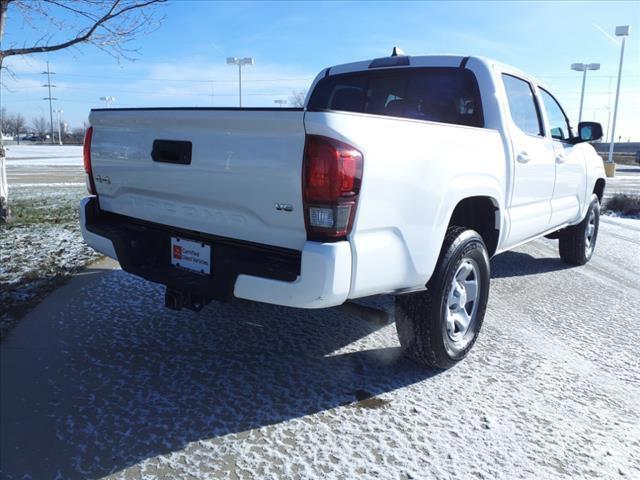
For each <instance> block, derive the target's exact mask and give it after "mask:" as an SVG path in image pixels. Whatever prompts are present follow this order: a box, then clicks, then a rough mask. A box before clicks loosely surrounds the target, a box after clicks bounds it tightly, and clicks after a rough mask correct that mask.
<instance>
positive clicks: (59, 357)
mask: <svg viewBox="0 0 640 480" xmlns="http://www.w3.org/2000/svg"><path fill="white" fill-rule="evenodd" d="M162 293H163V291H162V289H161V288H159V287H156V286H153V285H152V284H150V283H147V282H144V281H142V280H139V279H137V278H134V277H132V276H130V275H127V274H126V273H123V272H121V271H113V272H109V273H107V274H104V275H102V276H101V277H100V278H99V279H98V280H94V281H93V282H91V283H89V284H88V286H87V287H85V288H84V291H83V292H82V295H81V296H80V297H78V298H74V299H71V300H70V302H69V304H68V305H67V308H66V309H64V311H58V312H52V314H51V320H50V325H54V327H51V331H50V333H49V334H48V335H49V336H50V339H49V342H50V345H49V347H50V348H47V349H45V350H43V351H41V352H39V353H38V358H37V360H35V361H34V363H35V364H36V366H35V367H33V368H30V370H31V372H30V375H34V376H35V377H38V376H40V377H41V378H35V379H34V378H31V379H30V382H41V383H42V384H45V385H47V387H45V389H44V390H42V389H39V390H38V389H36V390H34V391H33V392H31V391H29V389H28V388H26V387H25V389H24V391H15V392H12V394H11V395H12V397H14V396H15V398H21V401H20V402H16V405H14V406H12V407H8V406H7V407H6V408H11V409H13V410H14V411H12V412H8V411H6V410H5V412H4V413H5V415H7V416H14V415H15V416H17V418H25V417H21V416H22V415H28V416H29V418H30V419H29V421H28V422H27V423H20V424H17V423H16V424H13V423H12V424H7V425H3V435H2V437H3V438H2V441H3V443H4V442H11V448H10V449H9V446H8V445H9V444H5V447H6V450H5V452H4V454H3V456H4V459H3V461H2V463H3V465H2V467H1V471H2V474H3V476H5V478H22V477H23V475H24V474H30V475H31V478H54V477H56V476H57V477H56V478H67V477H71V478H100V477H103V476H105V475H108V474H110V473H114V472H118V471H121V470H122V469H124V468H127V467H130V466H133V465H136V464H139V463H140V462H142V461H144V460H145V459H148V458H152V457H155V456H158V455H161V454H167V453H170V452H175V451H179V450H181V449H184V448H185V447H186V446H187V445H188V444H189V443H191V442H196V441H199V440H203V441H211V442H214V443H215V442H216V441H217V440H218V441H219V440H220V437H222V436H225V435H229V434H235V433H239V432H245V431H247V430H250V429H254V428H259V427H263V426H266V425H272V424H277V423H280V422H284V421H287V420H290V419H295V418H301V417H304V416H305V415H309V414H313V413H317V412H321V411H325V410H328V409H333V408H340V407H342V406H345V407H344V408H356V407H358V406H359V404H358V403H357V401H358V400H363V398H366V397H369V396H376V395H381V394H385V395H384V397H385V399H386V400H390V401H391V402H393V392H394V391H395V390H397V389H399V388H402V387H405V386H407V385H411V384H413V383H416V382H420V381H422V380H425V379H427V378H429V377H431V376H433V375H436V374H437V373H438V371H435V370H426V369H424V368H422V367H420V366H418V365H417V364H415V363H413V362H411V361H409V360H406V359H404V358H403V357H402V356H401V355H400V351H399V348H398V347H395V346H389V345H390V344H389V340H388V336H386V338H387V340H385V336H383V335H377V336H376V335H373V336H369V337H368V335H369V334H371V333H373V332H375V331H377V330H379V329H380V328H382V327H381V325H380V323H376V322H367V321H364V320H363V319H361V318H358V316H357V315H355V314H354V312H353V311H352V310H349V309H347V310H345V309H341V308H335V309H329V310H319V311H304V310H295V309H288V308H284V307H277V306H271V305H265V304H257V303H250V302H244V301H235V302H232V303H230V304H221V303H213V304H211V305H210V306H208V307H207V308H206V309H205V310H203V311H202V312H200V313H199V314H194V313H192V312H187V311H183V312H172V311H169V310H166V309H165V308H164V307H163V305H162V299H163V297H162ZM389 328H393V326H391V327H389ZM365 337H366V338H365ZM355 341H358V343H357V344H356V345H355V346H351V347H349V348H348V349H344V347H345V346H347V345H349V344H351V343H352V342H355ZM385 342H386V343H385ZM10 354H11V352H8V353H7V357H6V358H5V360H7V359H8V358H11V356H10ZM17 354H18V353H16V355H17ZM16 358H17V357H16ZM38 366H42V367H41V368H40V367H38ZM45 366H46V368H45ZM25 374H26V373H25ZM5 386H6V385H5ZM36 392H37V393H36ZM31 396H33V397H34V398H31ZM35 397H37V398H35ZM25 402H26V403H25ZM30 403H31V404H30ZM347 405H349V406H348V407H346V406H347ZM382 405H384V402H379V403H375V402H369V403H365V404H364V406H369V407H374V408H375V407H377V406H382ZM383 408H384V407H383ZM4 418H6V417H4ZM3 422H4V420H3ZM29 425H38V428H37V430H38V432H32V433H31V434H29V433H27V432H23V431H21V430H20V429H22V430H24V429H25V428H27V429H28V428H30V427H29ZM43 425H44V427H43ZM34 437H38V438H37V440H35V442H34ZM35 444H41V445H43V447H42V448H44V449H45V450H46V454H38V453H36V451H37V450H36V451H34V449H35ZM30 450H31V453H29V452H30ZM9 452H11V453H9ZM220 461H222V459H221V460H220Z"/></svg>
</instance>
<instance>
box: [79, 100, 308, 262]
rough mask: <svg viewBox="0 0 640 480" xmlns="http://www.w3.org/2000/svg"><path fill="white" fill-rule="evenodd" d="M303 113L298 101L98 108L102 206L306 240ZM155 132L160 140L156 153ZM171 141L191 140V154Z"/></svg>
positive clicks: (96, 162)
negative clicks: (266, 105) (272, 105)
mask: <svg viewBox="0 0 640 480" xmlns="http://www.w3.org/2000/svg"><path fill="white" fill-rule="evenodd" d="M303 115H304V112H303V111H302V110H294V109H260V110H258V109H256V110H251V109H244V110H234V109H206V108H198V109H186V108H185V109H111V110H93V111H92V112H91V115H90V122H91V125H92V126H93V138H92V143H91V159H92V168H93V177H94V180H95V184H96V189H97V192H98V196H99V199H100V208H101V209H102V210H106V211H109V212H113V213H118V214H121V215H126V216H129V217H133V218H137V219H142V220H146V221H150V222H154V223H159V224H163V225H169V226H172V227H177V228H182V229H188V230H194V231H196V232H203V233H207V234H211V235H218V236H221V237H227V238H232V239H238V240H244V241H249V242H256V243H261V244H267V245H274V246H279V247H285V248H292V249H297V250H301V249H302V247H303V245H304V242H305V240H306V233H305V225H304V217H303V209H302V193H301V188H302V182H301V175H302V173H301V171H302V157H303V150H304V141H305V131H304V123H303V121H304V118H303ZM154 141H160V142H159V143H156V146H157V150H156V152H160V154H159V155H156V159H155V160H154V159H153V158H152V150H153V148H154ZM167 141H168V142H167ZM175 142H180V143H175ZM189 142H190V148H191V155H190V159H189V162H188V163H187V153H186V152H187V150H188V148H189ZM172 145H173V146H176V145H177V146H180V147H184V155H181V154H175V155H174V154H172V153H171V152H169V153H167V152H166V151H164V154H163V152H162V148H163V146H165V147H166V146H168V147H167V148H168V150H171V148H172Z"/></svg>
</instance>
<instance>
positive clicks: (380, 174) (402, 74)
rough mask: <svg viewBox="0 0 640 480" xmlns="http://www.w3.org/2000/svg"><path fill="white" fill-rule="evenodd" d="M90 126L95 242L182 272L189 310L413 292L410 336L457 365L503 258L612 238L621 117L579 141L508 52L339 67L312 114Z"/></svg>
mask: <svg viewBox="0 0 640 480" xmlns="http://www.w3.org/2000/svg"><path fill="white" fill-rule="evenodd" d="M89 119H90V122H91V125H92V126H91V127H90V128H89V129H88V130H87V136H86V140H85V144H84V155H85V159H84V165H85V169H86V171H87V174H88V177H87V179H88V186H89V188H90V192H91V194H92V196H91V197H88V198H85V199H84V200H82V208H81V209H80V213H81V224H82V233H83V236H84V239H85V241H86V242H87V243H88V244H89V245H90V246H92V247H93V248H95V249H96V250H98V251H100V252H103V253H105V254H106V255H108V256H110V257H113V258H117V259H118V260H119V261H120V264H121V266H122V269H123V270H126V271H128V272H131V273H134V274H136V275H139V276H141V277H143V278H146V279H148V280H151V281H154V282H157V283H160V284H164V285H166V286H167V292H166V296H165V302H166V305H167V306H168V307H170V308H176V309H178V308H180V307H186V308H191V309H193V310H199V309H201V308H202V307H203V305H205V304H206V303H208V302H209V301H211V300H212V299H227V298H230V297H233V296H235V297H239V298H244V299H248V300H256V301H260V302H266V303H272V304H278V305H286V306H289V307H299V308H321V307H331V306H334V305H339V304H341V303H343V302H345V301H346V300H347V299H356V298H361V297H365V296H369V295H374V294H381V293H392V294H397V295H398V298H397V302H396V315H395V318H396V324H397V329H398V334H399V337H400V343H401V345H402V346H403V347H404V348H405V349H406V350H407V351H408V353H410V354H411V355H412V356H413V357H414V358H415V359H417V360H418V361H421V362H423V363H425V364H427V365H434V366H438V367H448V366H451V365H453V364H454V363H455V362H457V361H459V360H460V359H462V358H464V357H465V355H466V354H467V352H468V351H469V350H470V349H471V347H472V345H473V343H474V342H475V340H476V337H477V335H478V332H479V330H480V326H481V324H482V320H483V317H484V314H485V309H486V306H487V298H488V295H489V278H490V275H489V257H491V256H492V255H495V254H496V253H499V252H503V251H506V250H509V249H512V248H514V247H516V246H518V245H521V244H523V243H525V242H527V241H529V240H532V239H534V238H537V237H540V236H543V235H547V236H550V237H552V238H558V239H559V247H560V257H561V258H562V260H564V261H565V262H567V263H569V264H573V265H583V264H585V263H586V262H587V261H589V259H590V258H591V256H592V254H593V250H594V247H595V243H596V239H597V234H598V221H599V213H600V200H601V198H602V195H603V191H604V186H605V172H604V169H603V165H602V160H601V158H600V157H599V156H598V155H597V154H596V152H595V150H594V148H593V147H592V146H591V145H590V144H589V142H592V141H595V140H598V139H600V138H601V137H602V127H601V126H600V124H597V123H594V122H580V123H579V124H578V129H577V134H574V133H573V132H572V129H571V127H570V124H569V119H568V118H567V116H566V115H565V113H564V110H563V108H562V107H561V106H560V104H559V103H558V101H557V100H556V98H555V97H554V96H553V95H552V94H551V93H550V91H549V90H547V89H545V88H544V87H543V86H541V84H540V83H539V82H538V81H537V80H536V79H534V78H533V77H531V76H530V75H527V74H526V73H523V72H521V71H519V70H516V69H514V68H511V67H508V66H506V65H503V64H500V63H498V62H494V61H492V60H488V59H483V58H478V57H460V56H424V57H413V56H412V57H408V56H401V55H394V56H391V57H385V58H378V59H374V60H367V61H363V62H356V63H351V64H346V65H338V66H334V67H331V68H326V69H324V70H323V71H322V72H321V73H320V74H319V75H318V77H317V78H316V80H315V82H314V83H313V85H312V87H311V92H310V94H309V96H308V98H307V100H306V102H305V108H299V109H298V108H291V109H286V108H243V109H238V108H139V109H135V108H123V109H115V108H111V109H95V110H92V111H91V115H90V117H89ZM570 293H571V292H567V294H568V300H569V302H568V304H567V305H563V306H562V307H560V308H567V309H570V308H573V307H572V305H571V302H572V301H574V300H575V301H578V299H577V297H576V299H573V298H571V295H570ZM525 341H526V339H525ZM516 348H517V346H516Z"/></svg>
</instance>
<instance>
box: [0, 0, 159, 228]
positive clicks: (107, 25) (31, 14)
mask: <svg viewBox="0 0 640 480" xmlns="http://www.w3.org/2000/svg"><path fill="white" fill-rule="evenodd" d="M165 1H166V0H74V1H73V2H69V1H67V0H0V72H1V70H2V64H3V62H4V59H5V58H7V57H11V56H15V55H30V54H34V53H47V52H55V51H58V50H63V49H66V48H75V47H78V46H81V45H83V44H91V45H93V46H95V47H97V48H99V49H101V50H104V51H106V52H108V53H110V54H111V55H113V56H114V57H115V58H116V59H121V58H124V59H130V58H131V56H132V54H133V53H135V50H133V49H131V48H128V43H129V42H130V41H132V40H133V39H134V38H135V37H136V36H138V35H140V34H144V33H148V32H150V31H153V30H155V28H157V26H158V25H159V23H160V21H161V20H162V17H160V16H158V13H157V10H156V8H155V7H157V6H158V5H159V4H161V3H164V2H165ZM9 7H11V9H10V11H11V12H12V13H13V12H15V13H16V16H17V17H18V20H17V24H20V25H21V24H26V25H31V26H33V27H34V29H38V27H39V26H41V25H42V24H43V23H44V22H47V23H48V24H49V25H50V26H51V27H52V28H51V30H52V32H53V33H46V34H45V35H44V36H43V37H41V38H40V40H38V41H36V42H35V44H34V45H29V46H25V45H22V44H20V45H10V46H8V47H7V46H5V45H4V43H3V38H4V32H5V24H6V21H7V14H8V11H9ZM1 139H2V136H1V135H0V224H2V223H4V222H6V221H7V220H8V219H9V214H10V212H9V189H8V186H7V175H6V167H5V151H4V145H3V144H2V142H1Z"/></svg>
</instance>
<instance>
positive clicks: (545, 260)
mask: <svg viewBox="0 0 640 480" xmlns="http://www.w3.org/2000/svg"><path fill="white" fill-rule="evenodd" d="M568 268H574V267H573V265H569V264H566V263H564V262H563V261H562V260H560V257H556V258H550V257H534V256H532V255H529V254H528V253H522V252H514V251H508V252H504V253H501V254H500V255H496V256H495V257H493V258H492V259H491V278H509V277H521V276H526V275H535V274H538V273H548V272H557V271H560V270H566V269H568Z"/></svg>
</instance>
